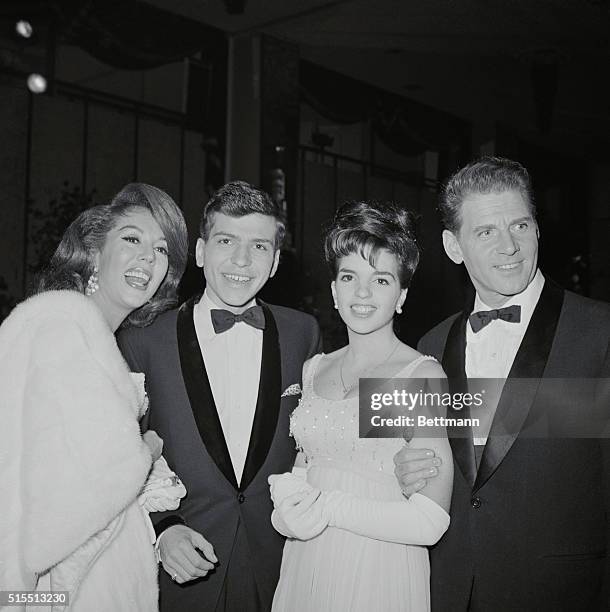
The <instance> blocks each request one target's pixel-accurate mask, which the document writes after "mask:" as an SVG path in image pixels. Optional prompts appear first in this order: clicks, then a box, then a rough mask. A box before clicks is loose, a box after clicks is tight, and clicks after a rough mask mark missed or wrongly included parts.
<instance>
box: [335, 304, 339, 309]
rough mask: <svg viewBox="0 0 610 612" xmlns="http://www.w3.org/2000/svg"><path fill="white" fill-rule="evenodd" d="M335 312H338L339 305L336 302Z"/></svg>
mask: <svg viewBox="0 0 610 612" xmlns="http://www.w3.org/2000/svg"><path fill="white" fill-rule="evenodd" d="M335 310H339V304H337V302H335Z"/></svg>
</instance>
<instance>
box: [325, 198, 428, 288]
mask: <svg viewBox="0 0 610 612" xmlns="http://www.w3.org/2000/svg"><path fill="white" fill-rule="evenodd" d="M380 249H386V250H387V251H389V252H390V253H392V254H393V255H395V256H396V258H397V259H398V275H399V282H400V286H401V288H402V289H405V288H406V287H408V286H409V284H410V282H411V278H412V277H413V274H414V273H415V270H416V268H417V264H418V263H419V247H418V246H417V241H416V238H415V215H414V214H413V213H412V212H410V211H408V210H405V209H404V208H399V207H398V206H396V205H394V204H391V203H381V202H375V201H371V202H347V203H346V204H343V206H341V207H340V208H339V209H338V210H337V212H336V213H335V216H334V219H333V220H332V222H331V224H330V226H329V227H328V228H327V230H326V232H325V240H324V255H325V257H326V263H327V264H328V266H329V268H330V272H331V274H332V277H333V278H336V277H337V273H338V271H339V260H340V259H341V258H342V257H346V256H347V255H351V254H352V253H358V254H359V255H361V256H362V257H363V258H364V259H367V260H368V262H369V263H370V264H371V266H373V267H374V266H375V260H376V257H377V254H378V252H379V250H380Z"/></svg>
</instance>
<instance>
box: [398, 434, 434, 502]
mask: <svg viewBox="0 0 610 612" xmlns="http://www.w3.org/2000/svg"><path fill="white" fill-rule="evenodd" d="M441 463H442V462H441V459H440V458H439V457H436V456H435V454H434V451H433V450H430V449H426V448H410V447H409V446H408V445H405V446H404V447H403V448H401V449H400V450H399V451H398V452H397V453H396V454H395V455H394V466H395V467H394V474H395V475H396V479H397V480H398V484H399V485H400V488H401V489H402V492H403V494H404V495H405V496H406V497H410V496H411V495H413V493H417V492H418V491H421V489H423V488H424V487H425V486H426V484H428V479H429V478H435V477H436V476H437V475H438V469H439V466H440V465H441Z"/></svg>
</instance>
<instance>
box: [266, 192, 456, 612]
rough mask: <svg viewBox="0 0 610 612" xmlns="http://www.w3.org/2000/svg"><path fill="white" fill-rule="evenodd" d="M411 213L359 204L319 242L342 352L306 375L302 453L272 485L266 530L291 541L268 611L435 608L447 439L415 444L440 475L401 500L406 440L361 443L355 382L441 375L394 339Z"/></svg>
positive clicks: (317, 360)
mask: <svg viewBox="0 0 610 612" xmlns="http://www.w3.org/2000/svg"><path fill="white" fill-rule="evenodd" d="M413 225H414V224H413V218H412V215H411V213H408V212H407V211H405V210H403V209H399V208H397V207H394V206H392V205H387V204H386V205H382V204H377V203H374V204H371V203H367V202H356V203H349V204H345V205H344V206H343V207H341V208H340V209H339V210H338V212H337V213H336V215H335V219H334V222H333V224H332V226H331V227H330V228H329V230H328V232H327V236H326V241H325V255H326V259H327V262H328V264H329V266H330V269H331V272H332V275H333V279H334V280H333V281H332V283H331V291H332V294H333V298H334V301H335V307H336V308H337V309H338V311H339V314H340V316H341V318H342V320H343V321H344V323H345V324H346V326H347V331H348V337H349V344H348V345H347V346H346V347H343V348H341V349H339V350H338V351H335V352H333V353H330V354H328V355H325V354H321V355H316V356H315V357H313V358H312V359H311V360H310V361H308V362H307V363H306V364H305V365H304V368H303V395H302V399H301V402H300V403H299V406H298V407H297V408H296V410H295V411H294V413H293V415H292V417H291V434H292V435H293V436H294V438H295V441H296V444H297V448H298V449H299V451H300V452H299V455H298V456H297V462H296V464H295V469H294V470H293V472H292V473H287V474H282V475H274V476H271V477H270V479H269V482H270V485H271V495H272V498H273V501H274V506H275V510H274V512H273V515H272V522H273V524H274V526H275V528H276V529H277V530H278V531H279V532H280V533H282V534H283V535H285V536H287V537H288V540H287V542H286V545H285V548H284V554H283V559H282V568H281V574H280V580H279V583H278V587H277V590H276V593H275V597H274V600H273V610H274V611H275V612H283V611H286V612H293V611H295V610H298V611H299V612H308V611H311V612H314V611H315V612H330V611H333V612H348V611H349V612H358V611H362V612H372V611H375V612H397V611H411V612H425V611H426V610H429V609H430V596H429V572H430V568H429V562H428V551H427V549H426V546H427V545H432V544H434V543H435V542H436V541H437V540H438V539H439V538H440V537H441V536H442V534H443V533H444V532H445V530H446V529H447V527H448V525H449V516H448V514H447V511H448V509H449V503H450V498H451V483H452V480H453V474H452V470H451V469H450V468H451V466H452V460H451V451H450V448H449V444H448V441H447V439H446V438H444V437H438V438H435V439H423V438H421V437H417V434H416V436H415V437H414V438H413V440H412V441H411V442H410V444H411V445H412V446H420V447H422V448H428V449H434V451H435V453H436V456H437V457H439V458H440V459H441V460H442V463H443V466H444V468H443V471H442V474H440V475H439V476H438V477H437V478H434V479H431V480H430V481H429V483H428V486H427V487H426V488H425V495H424V494H419V493H415V494H414V495H412V496H411V497H410V498H409V499H407V498H405V497H404V496H403V495H402V492H401V489H400V487H399V485H398V482H397V480H396V478H395V476H394V462H393V456H394V454H395V453H396V452H397V451H399V450H400V448H401V447H402V446H403V445H404V444H405V440H404V439H402V438H384V439H367V438H362V439H361V438H359V437H358V416H359V415H358V380H359V379H360V378H391V377H397V378H410V377H411V378H418V379H424V378H426V379H430V384H431V385H433V386H436V385H438V384H439V380H438V379H439V378H443V377H444V373H443V370H442V368H441V366H440V365H439V364H438V362H436V361H435V360H434V359H433V358H432V357H427V356H424V355H421V354H419V353H418V352H417V351H416V350H414V349H412V348H411V347H409V346H407V345H406V344H403V343H402V342H400V340H399V339H398V338H397V337H396V335H395V333H394V329H393V317H394V314H395V313H396V312H398V313H400V312H401V309H402V305H403V302H404V300H405V298H406V296H407V288H408V285H409V282H410V280H411V277H412V275H413V273H414V271H415V268H416V267H417V263H418V260H419V249H418V247H417V244H416V242H415V237H414V227H413Z"/></svg>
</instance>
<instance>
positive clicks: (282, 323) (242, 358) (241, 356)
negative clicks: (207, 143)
mask: <svg viewBox="0 0 610 612" xmlns="http://www.w3.org/2000/svg"><path fill="white" fill-rule="evenodd" d="M283 236H284V224H283V222H282V219H281V217H280V213H279V210H278V208H277V206H276V205H275V204H274V203H273V202H272V200H271V199H270V198H269V196H268V195H267V194H265V193H264V192H262V191H260V190H258V189H256V188H255V187H253V186H251V185H248V184H247V183H244V182H241V181H236V182H233V183H228V184H227V185H225V186H224V187H222V188H221V189H220V190H219V191H218V192H217V193H216V194H215V195H214V196H213V197H212V199H211V200H210V201H209V202H208V204H207V205H206V206H205V209H204V211H203V215H202V219H201V225H200V238H199V239H198V241H197V246H196V259H197V265H198V266H200V267H202V268H203V272H204V275H205V280H206V289H205V292H204V293H203V296H199V297H197V298H194V299H191V300H189V301H188V302H186V303H185V304H183V305H182V307H181V308H179V309H178V310H174V311H171V312H168V313H166V314H164V315H161V316H160V317H159V318H158V319H157V320H156V321H155V322H154V323H153V324H152V325H151V326H150V327H147V328H144V329H130V330H127V331H126V332H125V333H123V334H122V335H121V338H120V345H121V348H122V350H123V353H124V355H125V357H126V359H127V361H128V362H129V364H130V365H131V367H132V369H133V370H136V371H140V372H144V373H145V374H146V384H147V390H148V395H149V398H150V410H149V414H148V415H147V425H148V427H150V428H151V429H153V430H155V431H156V432H157V433H158V434H159V435H160V436H161V438H163V440H164V444H165V445H164V451H163V454H164V456H165V457H166V459H167V461H168V463H169V465H170V466H171V467H172V468H173V469H174V470H175V471H176V473H177V474H178V475H179V476H180V478H181V479H182V480H183V481H184V484H185V486H186V489H187V491H188V493H187V497H186V498H185V499H184V500H182V504H181V506H180V511H179V512H180V514H168V513H159V514H158V515H156V516H154V517H153V521H154V522H155V524H156V525H155V527H156V531H157V534H158V540H157V545H158V550H159V555H160V559H161V562H162V565H163V568H164V569H165V572H162V573H161V576H160V590H161V592H160V604H161V610H162V611H166V612H191V611H196V610H205V611H213V610H218V611H234V610H235V611H236V610H239V611H240V612H250V611H251V612H258V611H261V610H268V609H270V607H271V601H272V599H273V592H274V589H275V585H276V583H277V580H278V577H279V569H280V562H281V555H282V548H283V544H284V540H283V538H282V537H281V536H280V535H279V534H278V533H277V532H276V531H275V530H274V529H273V527H272V525H271V512H272V510H273V506H272V503H271V499H270V497H269V487H268V484H267V477H268V476H269V475H270V474H277V473H281V472H285V471H287V470H290V469H291V468H292V465H293V463H294V458H295V446H294V440H292V439H291V438H289V434H288V432H289V415H290V413H291V412H292V410H294V408H295V407H296V404H297V400H298V394H299V393H300V383H301V370H302V366H303V363H304V361H305V360H306V359H308V358H309V357H311V356H312V355H313V354H314V353H316V352H317V351H318V345H319V340H320V337H319V329H318V325H317V323H316V321H315V319H313V317H311V316H309V315H306V314H304V313H301V312H297V311H295V310H291V309H288V308H283V307H281V306H273V305H271V304H265V303H263V302H261V301H260V300H257V299H256V295H257V293H258V292H259V291H260V289H262V287H263V286H264V285H265V283H266V282H267V280H268V279H269V278H270V277H271V276H273V275H274V274H275V271H276V270H277V267H278V263H279V255H280V251H279V248H280V245H281V242H282V238H283Z"/></svg>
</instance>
